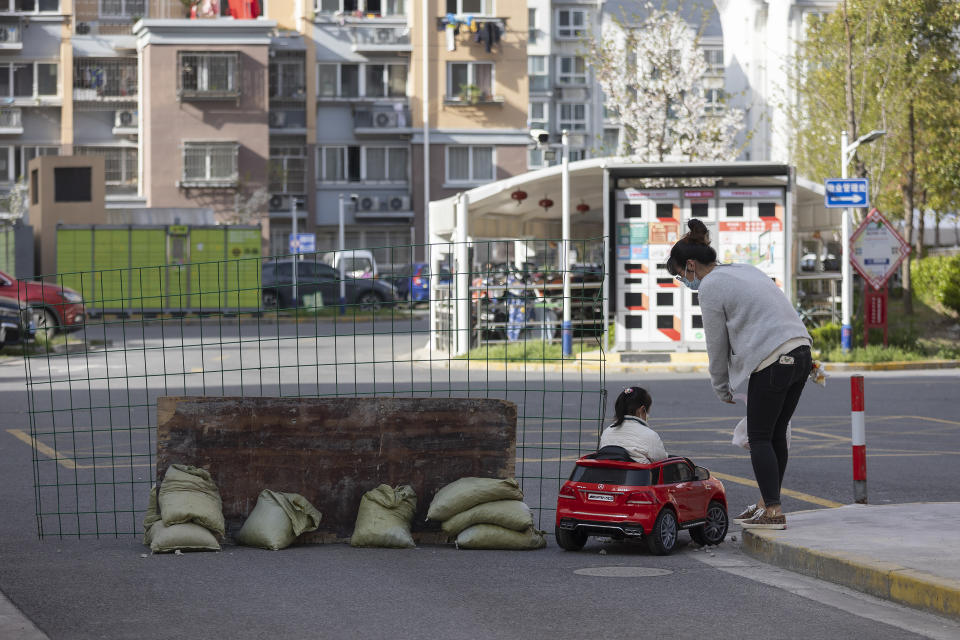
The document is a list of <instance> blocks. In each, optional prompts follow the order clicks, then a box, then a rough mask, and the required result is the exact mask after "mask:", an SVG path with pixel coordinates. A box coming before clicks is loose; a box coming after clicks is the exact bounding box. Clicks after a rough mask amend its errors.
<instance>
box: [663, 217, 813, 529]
mask: <svg viewBox="0 0 960 640" xmlns="http://www.w3.org/2000/svg"><path fill="white" fill-rule="evenodd" d="M687 227H688V228H689V229H690V232H689V233H687V234H686V235H685V236H683V237H682V238H681V239H680V240H679V241H678V242H677V243H676V244H675V245H673V248H672V249H671V250H670V258H669V259H668V260H667V271H669V272H670V274H671V275H673V276H675V277H676V278H677V279H678V280H679V281H680V282H682V283H683V284H684V285H685V286H687V287H688V288H690V289H693V290H695V291H698V293H699V298H700V311H701V313H702V314H703V328H704V332H705V334H706V340H707V355H708V357H709V358H710V366H709V368H710V379H711V382H712V383H713V388H714V391H716V393H717V396H719V398H720V399H721V400H723V401H724V402H728V403H730V404H733V390H734V389H736V388H737V387H738V386H739V385H740V384H741V383H743V382H744V381H746V380H748V379H749V384H748V387H747V438H748V440H749V442H750V461H751V463H752V464H753V473H754V476H756V479H757V485H758V486H759V487H760V495H761V496H762V498H763V499H762V501H761V502H760V503H758V504H757V505H750V506H749V507H747V509H746V510H745V511H744V512H743V513H742V514H740V515H739V516H738V517H737V518H735V521H739V522H740V524H741V525H742V526H743V527H744V528H746V529H749V528H758V529H784V528H786V522H787V521H786V517H785V516H784V515H783V511H782V510H781V508H780V486H781V484H782V483H783V473H784V471H785V470H786V468H787V423H788V422H789V421H790V418H791V417H792V416H793V411H794V409H796V407H797V403H798V402H799V401H800V394H801V393H802V392H803V387H804V384H805V383H806V381H807V377H808V376H809V375H810V368H811V366H812V358H811V355H810V345H811V343H812V341H811V339H810V334H809V333H807V329H806V327H804V326H803V322H801V320H800V318H799V316H797V313H796V311H794V309H793V307H792V306H791V305H790V301H789V300H787V297H786V296H785V295H783V292H782V291H780V289H779V288H778V287H777V285H776V284H774V282H773V280H772V279H771V278H770V277H769V276H768V275H766V274H765V273H763V272H762V271H760V270H759V269H757V268H756V267H754V266H753V265H749V264H717V252H716V251H714V249H713V248H712V247H711V246H710V239H709V237H708V232H707V227H706V225H704V224H703V222H701V221H700V220H696V219H693V220H690V221H689V222H688V223H687Z"/></svg>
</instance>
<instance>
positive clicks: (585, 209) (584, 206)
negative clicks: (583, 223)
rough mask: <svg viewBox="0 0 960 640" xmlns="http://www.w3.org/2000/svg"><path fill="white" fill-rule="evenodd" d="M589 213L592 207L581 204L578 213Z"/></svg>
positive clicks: (584, 203)
mask: <svg viewBox="0 0 960 640" xmlns="http://www.w3.org/2000/svg"><path fill="white" fill-rule="evenodd" d="M587 211H590V205H588V204H587V203H586V202H581V203H580V204H578V205H577V213H586V212H587Z"/></svg>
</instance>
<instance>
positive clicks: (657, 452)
mask: <svg viewBox="0 0 960 640" xmlns="http://www.w3.org/2000/svg"><path fill="white" fill-rule="evenodd" d="M607 446H617V447H623V448H624V449H626V450H627V452H629V453H630V457H631V458H633V459H634V460H635V461H637V462H643V463H650V462H656V461H657V460H663V459H664V458H666V457H667V450H666V449H665V448H664V447H663V441H662V440H660V436H659V435H657V432H656V431H654V430H653V429H651V428H650V427H648V426H647V423H646V422H644V421H643V420H641V419H640V418H637V417H636V416H626V417H624V419H623V422H622V423H621V424H620V426H618V427H615V426H613V425H610V426H609V427H607V428H606V429H604V430H603V433H601V434H600V448H601V449H602V448H603V447H607Z"/></svg>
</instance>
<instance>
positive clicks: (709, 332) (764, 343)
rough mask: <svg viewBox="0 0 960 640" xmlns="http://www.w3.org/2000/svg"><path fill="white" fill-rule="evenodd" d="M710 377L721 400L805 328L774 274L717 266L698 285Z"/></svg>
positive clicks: (803, 335)
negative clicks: (776, 350)
mask: <svg viewBox="0 0 960 640" xmlns="http://www.w3.org/2000/svg"><path fill="white" fill-rule="evenodd" d="M699 293H700V310H701V312H702V313H703V329H704V332H705V333H706V338H707V355H708V356H709V358H710V380H711V382H713V389H714V391H716V393H717V396H719V397H720V399H721V400H731V399H732V397H733V390H734V389H736V388H737V387H738V386H740V384H741V383H742V382H743V381H744V380H746V379H747V378H748V377H750V374H751V373H752V372H753V370H754V369H756V368H757V365H758V364H760V362H762V361H763V360H764V359H765V358H766V357H767V356H770V355H772V354H773V352H774V350H775V349H777V348H778V347H779V346H780V345H782V344H783V343H784V342H786V341H787V340H790V339H792V338H806V339H807V340H810V334H809V333H807V328H806V327H805V326H803V322H802V321H801V320H800V316H798V315H797V312H796V311H795V310H794V309H793V307H792V306H791V305H790V301H789V300H787V297H786V296H785V295H784V294H783V292H782V291H780V289H779V287H777V285H776V284H774V282H773V280H771V279H770V276H768V275H766V274H765V273H763V272H762V271H760V270H759V269H757V268H756V267H754V266H753V265H749V264H719V265H717V266H716V267H714V269H713V271H711V272H710V273H709V274H707V276H706V277H704V278H703V280H702V282H701V283H700V290H699Z"/></svg>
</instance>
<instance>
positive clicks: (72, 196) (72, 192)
mask: <svg viewBox="0 0 960 640" xmlns="http://www.w3.org/2000/svg"><path fill="white" fill-rule="evenodd" d="M90 173H91V170H90V167H54V169H53V201H54V202H90V201H91V200H92V199H93V195H92V190H93V189H92V185H91V183H92V182H93V176H92V175H90Z"/></svg>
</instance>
